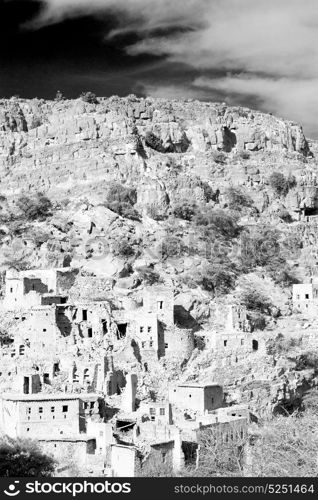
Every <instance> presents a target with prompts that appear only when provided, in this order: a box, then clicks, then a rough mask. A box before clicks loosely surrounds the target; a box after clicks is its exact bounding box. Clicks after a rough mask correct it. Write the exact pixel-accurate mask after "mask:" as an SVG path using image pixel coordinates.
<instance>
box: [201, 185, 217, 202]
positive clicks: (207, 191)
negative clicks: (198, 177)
mask: <svg viewBox="0 0 318 500" xmlns="http://www.w3.org/2000/svg"><path fill="white" fill-rule="evenodd" d="M201 187H202V189H203V194H204V198H205V201H206V202H207V203H209V201H211V200H212V201H215V202H217V201H218V198H219V194H220V191H219V190H218V189H217V190H216V191H215V192H214V191H213V189H212V188H211V186H210V185H209V184H208V183H207V182H202V185H201Z"/></svg>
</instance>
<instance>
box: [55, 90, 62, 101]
mask: <svg viewBox="0 0 318 500" xmlns="http://www.w3.org/2000/svg"><path fill="white" fill-rule="evenodd" d="M64 99H65V98H64V96H63V94H62V92H61V91H60V90H58V91H57V92H56V94H55V98H54V101H57V102H59V101H63V100H64Z"/></svg>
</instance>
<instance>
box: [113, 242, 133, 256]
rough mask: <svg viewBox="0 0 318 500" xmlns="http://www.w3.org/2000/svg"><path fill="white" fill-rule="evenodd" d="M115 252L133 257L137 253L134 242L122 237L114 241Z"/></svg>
mask: <svg viewBox="0 0 318 500" xmlns="http://www.w3.org/2000/svg"><path fill="white" fill-rule="evenodd" d="M112 251H113V254H114V255H116V256H118V257H122V258H125V257H132V256H134V255H135V249H134V247H133V243H132V242H131V241H129V240H128V239H125V238H123V239H121V240H118V241H116V242H114V243H113V245H112Z"/></svg>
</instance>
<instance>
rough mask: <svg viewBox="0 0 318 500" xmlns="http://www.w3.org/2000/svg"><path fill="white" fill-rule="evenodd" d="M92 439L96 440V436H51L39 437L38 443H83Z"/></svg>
mask: <svg viewBox="0 0 318 500" xmlns="http://www.w3.org/2000/svg"><path fill="white" fill-rule="evenodd" d="M91 439H96V438H95V437H94V436H88V435H87V434H83V435H82V434H78V435H76V436H59V435H56V436H54V435H53V436H50V437H37V438H36V440H37V441H45V442H50V441H66V442H70V441H72V442H82V441H85V442H86V441H90V440H91Z"/></svg>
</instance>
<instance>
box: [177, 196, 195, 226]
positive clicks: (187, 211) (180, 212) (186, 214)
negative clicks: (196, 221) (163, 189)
mask: <svg viewBox="0 0 318 500" xmlns="http://www.w3.org/2000/svg"><path fill="white" fill-rule="evenodd" d="M196 211H197V206H196V204H195V203H190V202H188V201H183V202H181V203H178V204H177V205H176V206H175V207H174V208H173V215H174V216H175V217H177V218H178V219H183V220H188V221H190V220H192V217H193V216H194V215H195V214H196Z"/></svg>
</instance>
